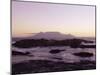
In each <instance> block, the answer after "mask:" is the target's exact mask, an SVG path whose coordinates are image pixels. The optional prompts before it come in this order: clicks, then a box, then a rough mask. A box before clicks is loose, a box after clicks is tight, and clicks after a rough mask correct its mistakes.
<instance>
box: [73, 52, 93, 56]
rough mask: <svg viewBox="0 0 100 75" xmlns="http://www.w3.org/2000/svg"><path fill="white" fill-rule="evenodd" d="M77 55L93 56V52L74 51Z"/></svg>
mask: <svg viewBox="0 0 100 75" xmlns="http://www.w3.org/2000/svg"><path fill="white" fill-rule="evenodd" d="M73 54H74V55H76V56H80V57H92V56H93V53H88V52H79V53H73Z"/></svg>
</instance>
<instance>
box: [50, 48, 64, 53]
mask: <svg viewBox="0 0 100 75" xmlns="http://www.w3.org/2000/svg"><path fill="white" fill-rule="evenodd" d="M62 51H65V50H59V49H54V50H51V51H49V53H51V54H56V53H60V52H62Z"/></svg>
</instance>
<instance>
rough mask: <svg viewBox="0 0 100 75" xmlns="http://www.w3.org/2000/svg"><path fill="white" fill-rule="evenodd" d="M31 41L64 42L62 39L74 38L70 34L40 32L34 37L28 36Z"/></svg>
mask: <svg viewBox="0 0 100 75" xmlns="http://www.w3.org/2000/svg"><path fill="white" fill-rule="evenodd" d="M28 38H31V39H47V40H51V39H54V40H64V39H73V38H75V36H73V35H71V34H62V33H60V32H40V33H37V34H35V35H34V36H30V37H28Z"/></svg>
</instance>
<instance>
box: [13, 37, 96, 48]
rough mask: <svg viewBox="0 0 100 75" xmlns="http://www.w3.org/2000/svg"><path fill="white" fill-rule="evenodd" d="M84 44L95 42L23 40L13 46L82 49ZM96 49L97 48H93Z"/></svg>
mask: <svg viewBox="0 0 100 75" xmlns="http://www.w3.org/2000/svg"><path fill="white" fill-rule="evenodd" d="M82 42H84V43H93V41H87V40H82V39H66V40H47V39H23V40H20V41H16V43H14V44H12V45H13V46H15V47H18V48H32V47H37V46H40V47H46V46H70V47H72V48H78V47H80V44H81V43H82ZM81 47H83V48H85V47H86V48H87V47H90V48H91V47H92V46H81ZM93 47H95V46H93Z"/></svg>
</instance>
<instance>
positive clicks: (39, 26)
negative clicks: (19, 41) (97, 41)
mask: <svg viewBox="0 0 100 75" xmlns="http://www.w3.org/2000/svg"><path fill="white" fill-rule="evenodd" d="M39 32H61V33H64V34H72V35H75V36H80V37H94V36H95V6H82V5H69V4H54V3H38V2H20V1H12V36H28V34H30V33H39Z"/></svg>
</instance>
